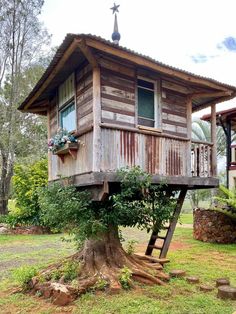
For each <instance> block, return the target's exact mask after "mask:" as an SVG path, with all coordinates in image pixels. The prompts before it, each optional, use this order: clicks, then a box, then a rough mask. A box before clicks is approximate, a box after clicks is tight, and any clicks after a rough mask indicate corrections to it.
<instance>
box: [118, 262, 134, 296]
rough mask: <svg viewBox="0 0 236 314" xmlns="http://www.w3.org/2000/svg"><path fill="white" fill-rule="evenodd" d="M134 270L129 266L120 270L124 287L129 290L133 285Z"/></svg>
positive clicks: (121, 282) (120, 279) (120, 277)
mask: <svg viewBox="0 0 236 314" xmlns="http://www.w3.org/2000/svg"><path fill="white" fill-rule="evenodd" d="M131 276H132V271H131V270H130V269H129V268H128V267H126V266H125V267H123V268H122V269H121V271H120V276H119V282H120V284H121V286H122V288H123V289H125V290H128V289H130V287H131Z"/></svg>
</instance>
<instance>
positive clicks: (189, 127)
mask: <svg viewBox="0 0 236 314" xmlns="http://www.w3.org/2000/svg"><path fill="white" fill-rule="evenodd" d="M187 137H188V139H189V143H188V152H187V154H188V158H187V176H188V177H190V176H191V139H192V98H191V97H188V98H187Z"/></svg>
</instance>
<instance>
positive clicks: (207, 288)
mask: <svg viewBox="0 0 236 314" xmlns="http://www.w3.org/2000/svg"><path fill="white" fill-rule="evenodd" d="M199 289H200V291H203V292H211V291H213V290H214V287H212V286H208V285H200V287H199Z"/></svg>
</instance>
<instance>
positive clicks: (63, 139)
mask: <svg viewBox="0 0 236 314" xmlns="http://www.w3.org/2000/svg"><path fill="white" fill-rule="evenodd" d="M66 143H78V140H77V138H75V136H74V135H72V134H71V133H70V132H68V131H67V130H66V129H62V128H60V129H58V131H57V133H56V135H54V137H52V138H50V139H49V141H48V149H49V150H50V151H51V152H53V153H56V152H57V151H58V150H60V149H62V148H63V147H64V146H65V144H66Z"/></svg>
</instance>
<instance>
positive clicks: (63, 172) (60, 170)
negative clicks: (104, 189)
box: [48, 65, 93, 180]
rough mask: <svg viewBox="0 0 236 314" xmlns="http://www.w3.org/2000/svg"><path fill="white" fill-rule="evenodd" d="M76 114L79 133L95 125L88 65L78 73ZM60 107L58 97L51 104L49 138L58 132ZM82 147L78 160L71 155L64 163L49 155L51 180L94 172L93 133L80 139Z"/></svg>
mask: <svg viewBox="0 0 236 314" xmlns="http://www.w3.org/2000/svg"><path fill="white" fill-rule="evenodd" d="M75 82H76V112H77V131H83V129H85V128H87V127H88V126H91V125H92V124H93V112H92V101H93V85H92V69H91V66H90V65H86V66H84V67H82V68H80V69H78V70H77V71H76V74H75ZM57 108H58V106H57V100H56V97H55V98H54V99H53V102H52V104H51V107H50V110H49V113H48V117H49V129H50V132H49V137H53V136H54V135H55V133H56V132H57V129H58V127H59V125H58V121H57V120H58V109H57ZM78 141H80V146H79V149H78V151H77V158H76V159H73V158H72V156H70V155H65V159H64V163H63V162H62V161H61V159H60V158H59V157H58V156H57V155H53V154H52V153H49V180H56V179H59V177H69V176H72V175H75V174H82V173H87V172H90V171H91V170H92V164H93V162H92V158H93V132H92V131H90V132H87V133H85V134H83V135H82V136H80V137H78Z"/></svg>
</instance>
